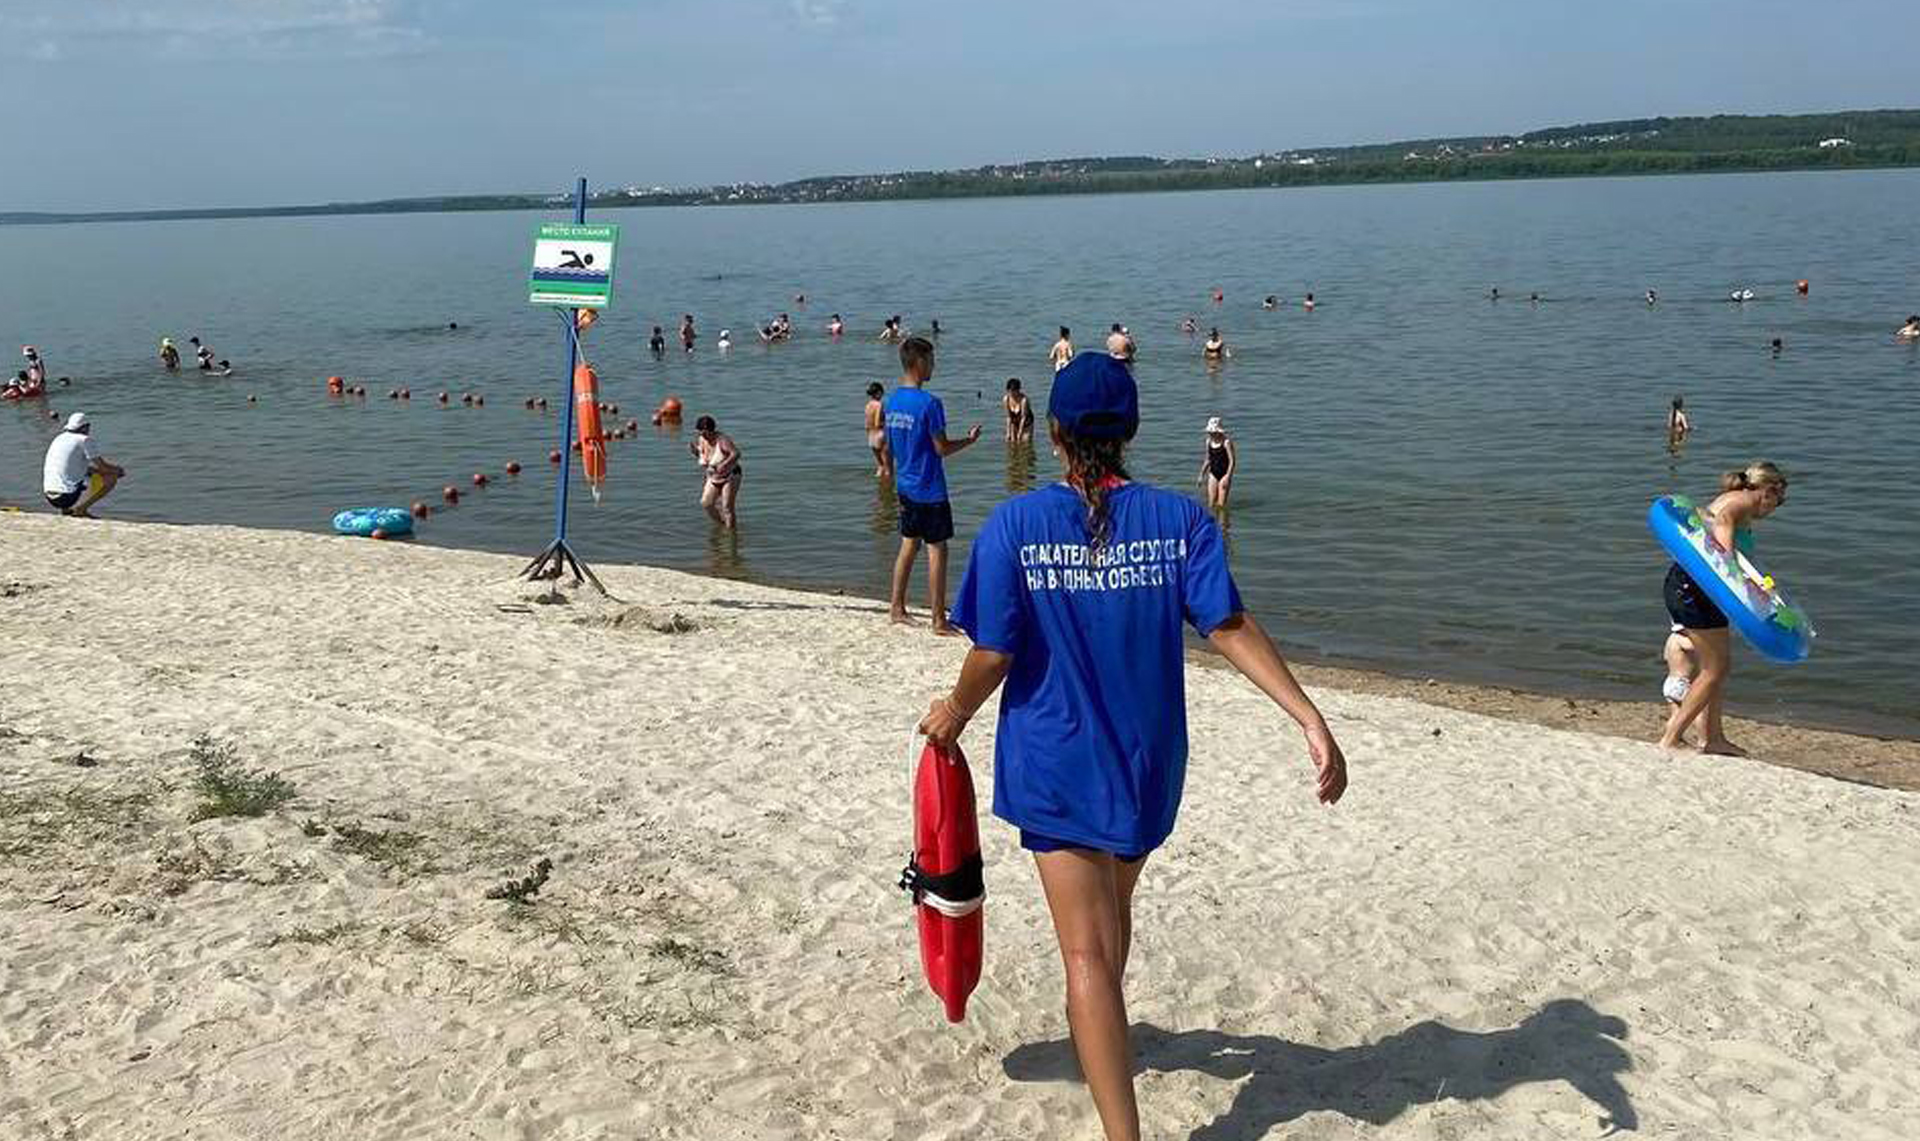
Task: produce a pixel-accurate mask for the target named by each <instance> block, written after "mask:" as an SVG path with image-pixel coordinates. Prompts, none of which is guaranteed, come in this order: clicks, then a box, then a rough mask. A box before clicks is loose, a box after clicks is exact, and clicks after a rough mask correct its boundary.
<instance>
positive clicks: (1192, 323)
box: [1180, 317, 1200, 337]
mask: <svg viewBox="0 0 1920 1141" xmlns="http://www.w3.org/2000/svg"><path fill="white" fill-rule="evenodd" d="M1180 331H1181V332H1182V333H1185V334H1186V335H1187V336H1189V337H1191V336H1193V335H1194V334H1195V333H1198V332H1199V331H1200V322H1198V321H1196V320H1194V319H1193V318H1192V317H1183V318H1181V319H1180Z"/></svg>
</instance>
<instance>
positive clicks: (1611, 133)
mask: <svg viewBox="0 0 1920 1141" xmlns="http://www.w3.org/2000/svg"><path fill="white" fill-rule="evenodd" d="M1823 143H1824V144H1826V145H1822V144H1823ZM1895 166H1920V111H1841V112H1832V113H1826V114H1818V115H1709V116H1693V117H1680V118H1656V119H1622V120H1616V121H1613V122H1605V123H1580V124H1575V125H1573V126H1567V127H1549V128H1546V129H1544V130H1538V131H1530V132H1528V133H1526V134H1523V135H1480V136H1463V137H1459V138H1445V139H1416V140H1412V141H1408V142H1399V143H1374V144H1366V145H1361V146H1337V147H1303V148H1298V149H1294V150H1289V151H1284V152H1279V153H1273V154H1263V155H1254V156H1248V157H1245V158H1231V159H1163V158H1155V157H1152V156H1147V155H1126V156H1109V157H1104V158H1078V159H1053V160H1048V161H1041V162H1026V163H1012V164H1006V165H1000V166H987V167H978V168H974V169H969V170H948V171H902V172H897V173H893V174H862V175H834V176H826V177H818V178H806V179H800V180H797V181H794V182H786V183H779V184H772V185H769V184H758V183H746V184H739V185H735V186H723V187H700V188H695V189H685V190H671V191H645V192H636V191H614V192H608V193H601V194H596V195H594V196H593V198H592V199H591V201H590V205H592V206H593V207H594V208H595V209H609V208H624V207H635V206H727V205H756V204H765V203H779V202H795V203H811V202H874V201H888V200H898V199H910V198H985V197H1012V196H1025V195H1037V194H1124V193H1135V192H1147V191H1167V190H1224V189H1243V188H1244V189H1251V188H1255V187H1285V186H1331V185H1340V184H1348V183H1375V182H1434V181H1447V180H1478V179H1511V178H1579V177H1597V176H1605V175H1635V174H1696V173H1717V172H1726V171H1780V170H1826V169H1849V168H1867V167H1895ZM561 203H562V200H560V199H557V198H556V197H555V196H553V195H545V194H500V195H465V196H459V197H437V198H398V199H388V200H384V201H377V202H340V203H328V204H323V205H309V206H269V207H231V208H213V209H200V210H128V211H117V212H112V213H92V214H87V213H0V224H15V225H31V224H50V223H61V222H112V221H155V220H185V219H219V218H268V217H290V216H306V215H329V214H411V213H445V212H451V211H463V210H534V209H542V208H547V209H552V208H555V207H558V206H560V205H561Z"/></svg>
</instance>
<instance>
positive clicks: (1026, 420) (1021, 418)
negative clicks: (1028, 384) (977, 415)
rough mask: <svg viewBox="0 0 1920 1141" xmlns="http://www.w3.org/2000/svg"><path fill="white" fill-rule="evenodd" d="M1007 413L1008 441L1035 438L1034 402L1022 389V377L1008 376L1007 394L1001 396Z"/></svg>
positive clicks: (1024, 441) (1021, 441) (1020, 441)
mask: <svg viewBox="0 0 1920 1141" xmlns="http://www.w3.org/2000/svg"><path fill="white" fill-rule="evenodd" d="M1000 407H1001V408H1004V409H1005V410H1006V413H1007V443H1009V444H1024V443H1026V442H1028V441H1029V440H1032V439H1033V402H1032V401H1031V400H1028V399H1027V394H1026V393H1024V392H1022V391H1020V378H1019V377H1017V376H1010V377H1008V378H1007V394H1006V395H1005V396H1003V397H1001V398H1000Z"/></svg>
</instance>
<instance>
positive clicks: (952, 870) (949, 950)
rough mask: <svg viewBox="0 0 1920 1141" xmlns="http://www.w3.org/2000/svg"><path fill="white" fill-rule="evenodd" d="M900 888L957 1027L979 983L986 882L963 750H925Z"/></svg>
mask: <svg viewBox="0 0 1920 1141" xmlns="http://www.w3.org/2000/svg"><path fill="white" fill-rule="evenodd" d="M900 886H901V887H903V888H905V889H907V890H908V891H910V892H912V893H913V901H914V909H913V910H914V912H915V922H916V924H917V926H918V927H919V930H920V966H921V969H922V970H923V971H925V973H926V976H927V985H928V986H930V987H932V988H933V993H934V994H937V995H939V996H940V1002H941V1004H942V1005H943V1006H944V1007H945V1008H946V1014H947V1021H949V1022H959V1021H961V1020H962V1019H964V1018H965V1017H966V1016H967V998H968V997H969V996H970V995H972V994H973V988H974V987H975V986H977V985H979V983H980V960H981V949H982V946H983V944H984V942H985V914H984V911H983V907H982V904H983V901H984V900H985V898H986V885H985V883H984V881H983V879H982V875H981V864H980V825H979V821H978V819H977V817H976V813H975V809H974V800H973V775H972V773H970V772H968V770H967V758H966V756H965V755H964V754H963V753H961V751H960V749H959V747H958V746H955V747H954V748H952V749H942V748H939V747H938V746H935V745H932V744H928V745H927V747H926V748H925V749H924V750H922V751H921V753H920V768H919V771H918V772H917V773H915V774H914V778H913V860H912V862H911V863H909V864H908V865H907V868H906V871H905V872H903V873H902V874H901V878H900Z"/></svg>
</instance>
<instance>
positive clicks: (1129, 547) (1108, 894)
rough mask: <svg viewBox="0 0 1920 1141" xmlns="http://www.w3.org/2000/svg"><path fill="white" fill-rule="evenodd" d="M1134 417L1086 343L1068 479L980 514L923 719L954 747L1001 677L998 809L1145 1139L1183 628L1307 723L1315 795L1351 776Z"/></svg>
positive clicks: (1130, 394)
mask: <svg viewBox="0 0 1920 1141" xmlns="http://www.w3.org/2000/svg"><path fill="white" fill-rule="evenodd" d="M1139 423H1140V416H1139V393H1138V389H1137V388H1136V387H1135V385H1134V381H1133V376H1132V373H1131V372H1130V371H1129V370H1128V369H1127V368H1126V367H1125V366H1124V365H1123V364H1121V363H1120V362H1119V361H1117V360H1115V359H1114V358H1112V357H1111V356H1109V355H1107V354H1105V353H1098V352H1088V353H1081V354H1080V355H1079V356H1077V357H1075V358H1074V360H1073V363H1072V364H1070V365H1069V366H1067V367H1066V368H1065V369H1063V370H1061V372H1060V373H1059V375H1058V376H1057V377H1055V379H1054V384H1053V389H1052V392H1051V393H1050V395H1049V398H1048V406H1047V426H1048V435H1049V437H1050V439H1051V440H1052V443H1053V446H1054V449H1055V451H1056V453H1057V454H1058V455H1059V457H1060V460H1061V468H1062V480H1061V482H1059V483H1055V484H1052V485H1050V486H1047V487H1044V488H1041V489H1039V490H1037V491H1032V492H1028V493H1026V494H1024V495H1019V496H1016V497H1014V498H1012V499H1009V500H1007V501H1005V502H1003V503H1001V504H1000V506H999V507H997V508H995V509H994V511H993V514H992V515H990V516H989V517H988V519H987V522H986V524H985V526H984V527H982V529H981V531H980V535H979V537H978V538H977V539H976V540H975V541H974V544H973V551H972V555H971V557H970V558H969V559H968V562H967V571H966V575H965V578H964V580H963V581H962V583H961V585H960V590H959V594H958V596H957V598H956V600H955V603H954V607H953V613H952V620H953V624H954V625H955V626H956V627H958V628H959V629H960V630H961V631H963V632H964V633H965V634H966V635H967V637H968V638H970V639H971V640H972V643H973V645H972V648H971V649H970V650H969V651H968V653H967V655H966V658H965V660H964V662H963V663H962V664H961V667H960V671H959V676H958V677H957V678H956V679H955V681H954V682H953V685H952V686H951V688H950V689H948V690H946V691H945V692H943V693H942V694H941V696H939V697H936V698H934V699H933V700H932V702H931V703H930V705H929V708H928V710H927V714H926V716H925V717H924V718H923V719H922V720H921V722H920V726H919V728H920V732H921V733H923V734H925V735H926V737H927V739H928V740H929V741H930V742H932V743H933V744H934V745H936V746H941V747H952V746H954V745H955V744H957V743H958V741H959V739H960V737H961V736H962V734H963V733H964V732H965V731H966V728H967V725H968V723H969V722H970V721H971V720H972V719H973V718H974V716H975V715H976V714H977V713H978V712H979V710H980V708H981V707H982V706H983V705H985V704H986V702H987V700H988V699H989V698H990V697H992V695H993V694H994V692H995V691H996V690H1001V691H1002V692H1001V697H1000V704H999V722H998V724H997V726H996V730H995V738H994V742H995V743H994V751H993V754H994V755H993V813H994V815H995V816H997V817H999V818H1000V819H1002V820H1004V821H1006V822H1007V823H1008V824H1010V825H1011V826H1012V827H1013V828H1015V829H1017V830H1018V833H1019V841H1020V846H1021V847H1022V848H1024V849H1026V850H1027V851H1029V852H1031V853H1033V861H1034V866H1035V869H1036V871H1037V873H1038V876H1039V879H1040V884H1041V888H1042V894H1043V896H1044V898H1045V901H1046V905H1047V909H1048V911H1049V912H1050V913H1051V915H1052V919H1053V930H1054V935H1055V939H1056V941H1057V943H1058V946H1059V954H1060V959H1061V962H1062V964H1063V966H1064V974H1065V983H1066V999H1067V1001H1066V1016H1067V1023H1068V1026H1069V1027H1070V1028H1071V1031H1072V1040H1073V1048H1074V1052H1075V1054H1076V1055H1077V1056H1078V1059H1079V1063H1080V1072H1081V1074H1082V1075H1083V1076H1084V1079H1085V1082H1086V1087H1087V1091H1088V1093H1089V1094H1090V1095H1091V1096H1092V1099H1093V1103H1094V1107H1095V1109H1096V1110H1097V1111H1098V1113H1099V1115H1100V1121H1101V1125H1102V1126H1103V1128H1104V1131H1105V1134H1106V1137H1107V1138H1108V1141H1134V1139H1136V1138H1138V1137H1139V1136H1140V1114H1139V1108H1138V1105H1137V1103H1136V1101H1135V1095H1134V1085H1133V1069H1134V1063H1135V1059H1134V1057H1133V1055H1132V1052H1131V1050H1130V1049H1129V1043H1128V1033H1129V1031H1128V1017H1127V1003H1126V985H1125V984H1126V971H1127V964H1128V959H1129V954H1130V951H1131V949H1132V944H1133V930H1134V927H1133V897H1134V892H1135V889H1136V888H1137V887H1138V886H1139V884H1140V882H1141V880H1142V873H1143V871H1144V870H1145V868H1146V866H1147V864H1148V862H1149V860H1150V858H1151V856H1152V854H1153V852H1154V851H1155V850H1157V849H1158V848H1159V847H1160V846H1161V845H1163V844H1164V843H1166V841H1167V840H1168V838H1169V837H1170V835H1171V834H1172V832H1173V828H1174V824H1175V820H1176V817H1177V816H1178V813H1179V809H1180V802H1181V799H1182V795H1183V791H1184V786H1185V784H1186V777H1187V755H1188V739H1187V724H1186V670H1187V665H1186V643H1185V639H1184V636H1183V633H1182V631H1183V629H1184V627H1186V626H1188V625H1191V626H1192V627H1193V629H1194V630H1195V631H1197V632H1198V633H1199V634H1200V636H1201V637H1203V638H1206V639H1207V640H1208V641H1209V642H1210V643H1211V644H1212V645H1213V646H1214V648H1215V649H1217V650H1218V651H1220V653H1221V655H1222V656H1223V657H1224V658H1225V659H1226V660H1227V662H1228V663H1229V664H1231V665H1232V666H1233V667H1234V668H1235V669H1237V670H1238V671H1239V672H1240V673H1241V674H1242V675H1243V676H1245V677H1246V678H1247V679H1248V680H1249V681H1251V682H1252V683H1253V685H1254V686H1255V687H1256V688H1257V689H1259V690H1260V691H1261V692H1262V693H1264V694H1265V695H1266V696H1267V697H1268V698H1269V699H1270V700H1271V701H1272V702H1273V703H1274V704H1275V705H1276V706H1278V707H1279V708H1280V710H1281V711H1283V712H1284V713H1285V714H1286V715H1287V716H1288V717H1289V718H1290V719H1291V720H1292V721H1293V722H1294V723H1295V724H1296V725H1298V726H1299V727H1300V730H1301V733H1302V735H1303V737H1304V738H1305V745H1306V749H1305V751H1306V754H1307V759H1308V761H1309V762H1310V763H1311V765H1312V767H1313V769H1314V772H1315V777H1314V782H1313V795H1314V796H1315V797H1316V798H1317V799H1318V800H1319V802H1320V803H1321V804H1325V805H1332V804H1335V803H1337V802H1339V800H1340V799H1341V797H1342V795H1343V794H1344V793H1345V792H1346V787H1347V772H1346V758H1345V756H1344V755H1343V754H1342V753H1341V750H1340V745H1339V743H1338V742H1337V741H1336V740H1335V739H1334V735H1333V731H1332V730H1331V729H1330V728H1329V727H1328V725H1327V721H1326V718H1325V717H1324V716H1323V715H1322V714H1321V712H1320V710H1319V709H1318V708H1317V707H1315V705H1314V703H1313V701H1312V699H1311V698H1309V697H1308V696H1307V694H1306V693H1305V691H1303V690H1302V689H1301V688H1300V685H1299V682H1298V681H1296V680H1295V679H1294V676H1293V673H1292V671H1291V670H1290V669H1289V668H1288V666H1287V662H1286V659H1285V658H1284V657H1283V656H1282V655H1281V653H1280V651H1279V649H1278V648H1277V647H1275V645H1274V643H1273V640H1272V639H1271V638H1269V637H1268V635H1267V633H1266V631H1265V630H1264V629H1262V628H1261V626H1260V623H1259V622H1258V621H1256V620H1255V619H1254V617H1253V616H1252V615H1251V614H1249V613H1248V612H1247V609H1246V607H1245V606H1244V605H1243V604H1242V602H1241V600H1240V594H1239V591H1238V590H1237V589H1236V588H1235V586H1234V581H1233V575H1232V572H1231V571H1230V569H1229V567H1228V563H1227V551H1226V542H1225V540H1224V539H1223V537H1222V535H1221V533H1220V529H1219V527H1218V525H1216V524H1215V523H1214V521H1213V520H1212V519H1211V518H1210V517H1209V516H1208V515H1207V513H1206V511H1205V510H1203V509H1202V508H1201V506H1200V505H1199V504H1198V503H1195V502H1194V501H1193V500H1192V499H1190V498H1188V497H1187V496H1184V495H1179V494H1176V493H1174V492H1170V491H1165V490H1162V489H1159V488H1155V487H1150V486H1148V485H1146V484H1143V483H1139V482H1137V481H1134V480H1133V479H1132V477H1131V476H1130V474H1129V473H1128V471H1127V465H1126V450H1127V446H1128V444H1129V442H1130V441H1131V440H1132V439H1133V438H1134V436H1135V434H1136V432H1137V431H1138V428H1139ZM1003 687H1004V689H1003ZM1209 771H1210V770H1209ZM1015 942H1019V940H1015Z"/></svg>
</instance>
